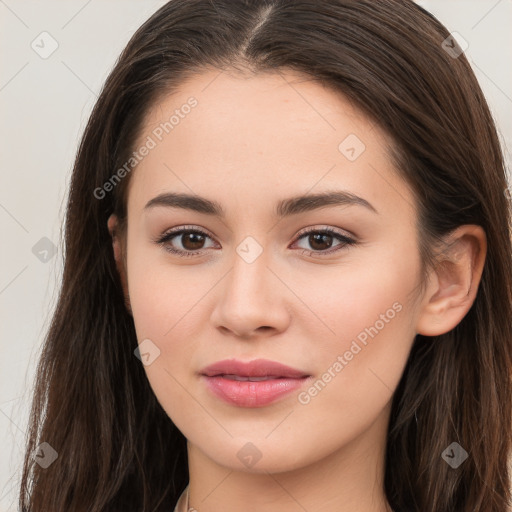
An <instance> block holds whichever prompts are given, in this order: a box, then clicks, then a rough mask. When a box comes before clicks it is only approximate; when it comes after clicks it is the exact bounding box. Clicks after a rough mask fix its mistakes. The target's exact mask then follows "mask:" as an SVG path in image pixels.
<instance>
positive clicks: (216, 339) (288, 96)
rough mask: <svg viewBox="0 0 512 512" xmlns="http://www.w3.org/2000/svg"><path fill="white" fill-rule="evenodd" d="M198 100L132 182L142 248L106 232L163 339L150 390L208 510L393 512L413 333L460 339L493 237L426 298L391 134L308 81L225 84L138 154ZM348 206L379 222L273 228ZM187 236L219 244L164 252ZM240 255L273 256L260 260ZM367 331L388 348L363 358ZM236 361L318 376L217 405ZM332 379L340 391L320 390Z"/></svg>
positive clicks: (463, 251)
mask: <svg viewBox="0 0 512 512" xmlns="http://www.w3.org/2000/svg"><path fill="white" fill-rule="evenodd" d="M190 96H194V97H195V98H196V99H197V102H198V104H197V106H196V107H195V108H194V109H192V110H191V111H190V113H188V114H187V115H185V116H183V118H180V121H179V124H177V125H176V126H174V128H173V130H172V131H171V132H170V133H169V134H166V135H165V136H164V137H163V138H162V140H161V141H157V144H156V146H155V147H154V148H152V149H151V150H150V151H149V154H148V155H147V156H145V157H144V159H143V160H142V161H141V162H140V163H139V164H138V165H137V167H136V168H135V170H134V171H133V175H132V176H131V178H130V179H131V182H130V187H129V194H128V231H127V235H128V236H127V239H120V237H119V236H117V234H116V223H117V219H116V217H115V216H114V215H113V216H111V217H110V219H109V222H108V227H109V230H110V232H111V234H112V237H113V246H114V254H115V257H116V260H117V264H118V269H119V272H120V275H121V279H122V281H123V285H124V289H125V294H126V298H127V301H129V304H130V308H131V312H132V315H133V319H134V323H135V328H136V332H137V337H138V340H139V343H140V342H142V340H145V339H150V340H151V342H152V343H154V345H156V346H157V347H158V349H159V350H160V355H159V356H158V357H157V358H156V359H155V360H154V362H152V363H151V364H150V365H148V366H145V371H146V374H147V377H148V379H149V382H150V384H151V387H152V389H153V391H154V393H155V395H156V397H157V399H158V400H159V402H160V403H161V405H162V407H163V408H164V410H165V411H166V412H167V414H168V415H169V417H170V418H171V419H172V420H173V422H174V423H175V424H176V425H177V427H178V428H179V429H180V430H181V432H183V434H184V435H185V436H186V438H187V440H188V457H189V470H190V506H191V507H194V508H195V509H196V510H197V511H198V512H220V511H222V512H235V511H237V512H238V511H240V510H244V511H246V512H299V511H303V510H307V511H309V512H345V511H347V512H348V511H350V512H385V511H389V510H391V509H390V508H389V505H388V503H387V500H386V497H385V493H384V489H383V478H384V453H385V445H386V429H387V426H388V421H389V413H390V406H391V400H392V396H393V393H394V391H395V389H396V387H397V385H398V382H399V380H400V377H401V375H402V373H403V369H404V367H405V364H406V362H407V357H408V355H409V352H410V349H411V346H412V343H413V341H414V337H415V335H416V334H418V333H419V334H423V335H426V336H434V335H439V334H442V333H445V332H448V331H449V330H451V329H453V328H454V327H455V326H456V325H457V324H458V323H459V322H460V321H461V320H462V318H463V317H464V316H465V315H466V313H467V312H468V310H469V309H470V307H471V305H472V303H473V301H474V299H475V296H476V292H477V287H478V283H479V281H480V278H481V274H482V269H483V264H484V260H485V255H486V237H485V233H484V231H483V230H482V229H481V228H480V227H479V226H473V225H467V226H462V227H460V228H459V229H458V230H456V231H455V232H454V233H453V234H452V237H451V238H450V239H449V240H448V242H450V245H449V246H448V245H447V246H446V247H445V250H444V252H443V259H444V260H443V261H444V262H443V264H442V265H440V266H439V267H437V268H436V270H435V271H434V270H432V271H431V272H430V276H429V279H428V283H427V285H426V289H425V291H424V292H421V290H420V288H419V284H420V281H419V279H420V274H419V272H420V259H419V251H418V233H417V232H416V228H415V221H416V208H415V205H416V202H415V199H414V197H413V195H412V192H411V191H410V189H409V188H408V186H407V184H406V183H405V182H404V181H403V180H402V179H401V178H399V177H398V175H397V174H396V172H395V170H394V169H393V167H392V164H391V162H390V159H389V156H388V153H387V151H386V148H387V144H388V143H389V142H390V141H389V140H388V138H387V137H386V135H385V134H384V133H383V132H381V131H380V129H379V128H378V126H375V125H374V123H372V122H371V121H370V120H369V119H368V118H367V117H365V116H364V115H363V114H362V113H361V112H359V111H358V110H356V109H355V108H354V107H353V106H352V105H351V103H350V102H349V101H348V100H347V99H346V98H344V97H342V96H340V95H339V94H336V93H334V92H333V91H330V90H328V89H326V88H323V87H322V86H321V85H320V84H319V83H315V82H313V81H309V80H306V79H305V78H301V77H300V76H299V75H296V74H294V73H291V72H287V73H284V72H283V73H282V74H277V73H276V74H266V75H257V76H253V77H250V78H248V77H241V76H238V75H235V74H230V73H227V72H223V73H220V72H219V71H218V70H211V71H208V72H204V73H203V74H201V75H196V76H194V77H193V78H192V79H190V80H188V81H187V82H186V83H184V84H182V86H181V87H180V90H179V91H177V92H174V93H173V94H170V95H168V96H167V97H165V98H163V99H162V100H161V101H159V102H158V104H156V105H154V107H153V108H152V109H151V111H150V112H149V113H148V115H147V118H146V121H145V123H144V128H143V130H142V132H141V135H140V137H139V141H138V144H137V147H139V146H140V145H142V144H143V143H144V141H146V140H147V137H148V136H151V134H152V133H153V130H154V129H155V128H156V127H158V126H159V125H160V123H162V122H164V121H166V120H168V119H169V116H170V115H171V114H172V112H174V111H175V110H176V109H179V108H180V106H182V105H183V104H185V103H186V102H187V99H188V98H189V97H190ZM350 134H355V135H356V136H357V138H358V139H359V141H361V142H362V143H363V144H364V146H365V149H364V151H361V149H362V146H361V145H360V144H359V142H358V141H357V139H354V138H352V139H348V141H349V142H348V143H346V144H345V145H343V144H342V146H341V149H340V143H342V141H344V140H345V139H346V137H347V136H349V135H350ZM153 138H154V137H153ZM352 149H354V151H352ZM358 153H359V154H358ZM347 155H348V157H349V158H348V157H347ZM354 156H356V158H354ZM333 190H345V191H348V192H350V193H352V194H355V195H357V196H359V197H361V198H363V199H364V200H366V201H367V202H368V203H370V204H371V205H372V206H373V208H374V209H375V210H376V211H373V210H372V209H371V208H369V207H365V206H362V205H357V204H344V205H328V206H324V207H322V208H319V209H314V210H310V211H305V212H301V213H298V214H294V215H290V216H286V217H283V218H278V217H276V216H275V214H274V209H275V206H276V204H277V203H278V201H280V200H282V199H285V198H290V197H293V196H298V195H303V194H319V193H322V192H326V191H333ZM164 192H176V193H187V194H194V195H199V196H201V197H205V198H207V199H210V200H212V201H216V202H217V203H219V204H220V205H221V206H222V207H223V209H224V210H225V218H223V219H222V218H220V217H217V216H215V215H210V214H206V213H200V212H196V211H191V210H186V209H182V208H177V207H165V206H154V207H152V208H145V205H146V203H147V202H148V201H150V200H151V199H152V198H154V197H156V196H157V195H159V194H162V193H164ZM183 226H186V227H187V228H190V229H191V230H192V231H194V230H197V229H200V230H201V231H205V232H206V234H207V236H205V237H204V238H203V239H193V238H192V239H191V237H190V236H187V235H177V236H175V237H174V238H173V239H171V240H169V241H167V242H166V245H167V247H172V248H175V249H178V250H182V251H188V252H197V251H198V254H196V255H193V256H190V257H185V256H179V255H176V254H172V253H170V252H168V251H166V249H165V247H164V246H163V245H161V244H158V243H156V242H154V239H156V238H157V237H159V236H160V235H162V234H164V233H165V232H166V231H168V230H170V229H171V228H175V227H177V228H179V227H183ZM304 228H308V229H311V230H313V231H315V230H316V232H318V231H320V232H322V228H323V229H325V228H331V229H333V230H335V231H336V233H338V234H340V235H342V236H346V237H349V238H352V239H354V240H355V241H356V243H355V244H354V245H345V244H344V243H343V242H342V241H340V240H339V239H337V238H336V237H335V236H331V237H330V238H329V237H327V238H326V239H325V241H326V242H323V245H322V243H321V242H317V244H316V245H315V244H314V240H312V237H311V236H310V237H308V236H307V235H306V236H300V237H299V235H301V233H300V232H301V231H303V230H304ZM247 237H252V239H251V240H250V242H247V240H246V239H247ZM198 240H199V242H201V240H202V245H201V243H198ZM252 240H254V241H252ZM242 242H244V243H243V244H242ZM246 243H249V245H244V244H246ZM241 244H242V245H241ZM251 244H252V245H251ZM329 244H331V245H330V246H329ZM240 246H241V247H244V248H245V249H246V250H249V252H251V251H252V254H255V252H254V251H257V250H258V247H259V248H260V249H261V251H262V252H261V254H259V255H258V256H257V257H256V258H255V259H254V261H252V262H250V263H248V262H247V260H246V259H244V258H243V257H242V256H241V254H242V253H240V252H237V248H239V247H240ZM448 247H449V250H448ZM336 249H337V250H336ZM308 251H309V252H312V253H313V254H309V253H308ZM328 251H330V253H328V254H327V252H328ZM420 292H421V293H420ZM393 305H394V307H393ZM372 326H373V328H374V330H373V331H371V329H370V327H372ZM365 328H367V329H370V331H371V332H373V336H369V335H368V336H367V339H366V344H363V343H362V342H361V341H360V340H361V339H364V334H362V333H363V332H366V333H368V331H365ZM375 331H377V334H375ZM358 336H359V337H358ZM354 340H356V341H358V345H359V346H360V351H358V352H356V353H355V350H357V349H354V345H353V344H352V343H353V341H354ZM351 347H352V349H353V350H352V351H351ZM347 351H348V352H351V353H352V354H353V355H352V357H351V356H350V354H348V353H347ZM338 356H341V357H342V358H343V361H344V362H345V363H346V364H343V365H342V369H341V370H339V368H340V367H339V366H337V365H335V362H336V361H338V362H339V360H338V359H337V358H338ZM228 358H237V359H240V360H244V361H249V360H252V359H257V358H266V359H271V360H273V361H278V362H281V363H284V364H286V365H289V366H292V367H295V368H298V369H300V370H303V371H304V372H306V373H308V374H310V375H312V377H313V378H312V380H311V381H309V383H308V384H307V385H304V387H303V388H301V389H300V390H299V391H300V392H301V393H302V395H300V394H299V392H292V393H291V394H288V395H286V396H285V397H284V398H282V399H280V400H278V401H276V402H274V403H271V404H269V405H266V406H264V407H252V408H251V407H239V406H235V405H232V404H228V403H226V402H224V401H221V400H220V399H219V398H217V397H216V396H214V395H212V393H211V392H210V391H209V390H208V389H206V387H205V385H204V383H203V382H202V380H201V379H200V377H199V375H198V372H199V371H200V370H201V369H202V368H204V367H205V366H206V365H208V364H211V363H213V362H215V361H218V360H221V359H228ZM326 373H329V374H330V376H331V378H330V379H329V378H328V377H325V374H326ZM318 379H320V380H322V381H323V382H324V384H325V386H323V387H321V388H320V390H319V391H318V390H317V392H316V393H315V392H314V390H313V391H311V390H310V388H311V386H312V385H313V383H314V382H315V381H318ZM308 390H309V391H308ZM299 395H300V396H299ZM301 398H302V400H301ZM249 442H250V443H252V445H254V447H256V450H255V449H254V448H252V447H251V448H247V446H252V445H247V443H249ZM244 446H245V447H246V450H247V449H250V450H253V452H251V453H253V454H254V455H256V454H258V453H259V456H260V457H261V458H259V460H258V461H257V462H256V463H255V464H253V465H248V464H247V463H244V461H243V459H242V458H241V457H240V456H239V455H238V454H239V451H240V450H241V449H242V448H243V447H244ZM242 453H243V452H242Z"/></svg>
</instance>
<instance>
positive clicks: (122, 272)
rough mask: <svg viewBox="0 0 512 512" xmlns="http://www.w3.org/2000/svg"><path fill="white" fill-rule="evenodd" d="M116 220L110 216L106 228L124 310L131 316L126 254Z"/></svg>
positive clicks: (115, 217)
mask: <svg viewBox="0 0 512 512" xmlns="http://www.w3.org/2000/svg"><path fill="white" fill-rule="evenodd" d="M118 225H119V222H118V218H117V216H116V215H115V214H112V215H111V216H110V217H109V218H108V222H107V227H108V231H109V233H110V236H111V237H112V248H113V250H114V259H115V262H116V267H117V271H118V272H119V277H120V279H121V285H122V287H123V293H124V300H125V305H126V309H127V310H128V311H129V313H130V314H132V307H131V304H130V295H129V293H128V278H127V272H126V263H125V262H126V254H125V252H124V246H123V244H122V241H121V240H120V238H119V236H118Z"/></svg>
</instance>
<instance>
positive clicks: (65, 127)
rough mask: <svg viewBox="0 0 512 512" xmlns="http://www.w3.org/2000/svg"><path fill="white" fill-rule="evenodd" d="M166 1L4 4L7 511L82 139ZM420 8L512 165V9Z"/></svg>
mask: <svg viewBox="0 0 512 512" xmlns="http://www.w3.org/2000/svg"><path fill="white" fill-rule="evenodd" d="M164 3H165V0H159V1H157V0H146V1H142V0H138V1H134V0H102V1H100V0H88V1H87V0H80V1H77V0H68V1H67V2H62V1H60V2H57V1H45V2H41V1H20V0H0V48H1V52H0V59H1V60H0V112H1V117H0V155H1V160H0V162H1V180H2V181H1V184H2V186H1V188H0V225H1V228H2V239H3V240H4V242H3V246H2V250H1V251H0V257H1V261H0V269H1V274H0V312H1V319H0V326H1V329H2V330H1V338H0V348H1V352H0V354H1V358H0V512H14V511H15V510H17V506H16V498H17V496H16V491H17V488H18V484H19V468H20V464H21V457H22V453H23V448H24V440H25V431H26V425H27V421H28V410H29V409H28V407H29V403H30V397H31V393H32V379H33V375H34V370H35V365H36V363H37V358H38V355H39V351H40V348H41V343H42V340H43V337H44V334H45V332H46V329H47V328H48V325H49V322H50V319H51V312H52V311H53V308H54V306H55V301H56V297H57V293H58V286H59V282H60V276H61V270H62V260H61V257H62V251H61V247H62V244H61V231H60V230H61V225H62V223H63V220H64V214H65V212H64V207H65V199H66V193H67V187H68V184H69V178H70V171H71V167H72V162H73V159H74V156H75V152H76V149H77V144H78V141H79V137H80V135H81V133H82V130H83V128H84V126H85V123H86V120H87V118H88V115H89V113H90V111H91V108H92V106H93V104H94V102H95V100H96V97H97V94H98V91H99V90H100V88H101V85H102V84H103V82H104V80H105V79H106V77H107V75H108V72H109V70H110V69H111V67H112V66H113V64H114V61H115V59H116V58H117V56H118V54H119V53H120V51H121V50H122V48H123V47H124V46H125V44H126V43H127V42H128V39H129V38H130V36H131V35H132V34H133V32H134V31H135V30H136V28H137V27H138V26H139V25H140V24H141V23H142V22H143V21H144V20H146V19H147V18H148V17H149V16H150V14H151V13H153V12H154V11H155V10H156V9H157V8H158V7H160V6H161V5H163V4H164ZM418 3H420V4H421V5H423V6H424V7H426V8H427V9H429V10H430V11H431V12H432V13H434V14H435V15H436V16H437V17H438V18H439V19H440V20H441V21H442V22H443V23H444V24H445V25H446V26H447V27H448V29H449V30H450V31H456V32H458V33H459V34H460V35H461V36H462V37H463V38H464V39H465V40H466V41H467V42H468V43H469V47H468V48H467V50H466V55H467V56H468V57H469V59H470V62H471V63H472V66H473V69H474V70H475V73H476V75H477V77H478V79H479V81H480V84H481V86H482V88H483V90H484V92H485V94H486V97H487V99H488V101H489V104H490V106H491V109H492V111H493V114H494V116H495V119H496V121H497V124H498V128H499V129H500V132H501V138H502V142H503V144H504V147H505V152H506V158H507V161H508V162H510V158H511V149H512V66H511V60H512V59H511V56H512V32H511V31H510V20H511V19H512V2H511V0H498V1H497V0H489V1H486V0H476V1H467V0H427V1H421V2H418ZM43 31H46V32H48V33H49V34H51V37H52V38H54V39H55V40H56V41H57V43H58V45H59V46H58V48H57V50H56V51H55V52H54V53H53V54H52V55H50V56H49V57H48V58H46V59H43V58H41V57H40V56H39V55H38V54H37V53H36V51H34V50H33V49H32V47H31V44H32V42H33V41H34V40H35V41H36V43H37V42H38V41H40V37H39V35H40V34H41V33H42V32H43ZM440 43H441V42H440ZM39 44H40V46H42V44H41V43H39ZM49 44H50V42H49V40H46V43H45V48H46V49H48V48H49ZM41 50H42V49H41ZM43 237H47V238H48V239H50V240H51V241H52V242H53V244H54V245H55V246H56V249H57V253H56V254H55V255H54V256H53V257H51V258H50V259H49V261H48V262H46V263H44V262H42V261H41V260H40V259H38V257H36V255H35V254H34V253H33V252H32V248H33V247H34V245H35V244H37V243H38V242H39V241H40V240H41V238H43ZM50 255H51V254H50Z"/></svg>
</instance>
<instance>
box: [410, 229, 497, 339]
mask: <svg viewBox="0 0 512 512" xmlns="http://www.w3.org/2000/svg"><path fill="white" fill-rule="evenodd" d="M445 241H446V245H444V246H443V249H442V250H441V251H440V255H439V263H438V265H437V266H436V268H435V269H434V270H432V272H431V274H430V278H429V284H428V286H427V291H426V293H425V295H424V299H423V302H422V305H421V309H420V314H419V316H418V320H417V325H416V332H417V333H418V334H422V335H424V336H438V335H440V334H444V333H446V332H448V331H450V330H452V329H453V328H454V327H456V326H457V325H458V324H459V323H460V321H461V320H462V319H463V318H464V316H466V314H467V312H468V311H469V309H470V308H471V306H472V305H473V302H474V300H475V297H476V294H477V290H478V285H479V283H480V278H481V276H482V272H483V267H484V263H485V257H486V254H487V237H486V235H485V231H484V230H483V228H482V227H481V226H477V225H464V226H460V227H458V228H457V229H455V230H454V231H453V232H451V233H450V235H449V236H448V238H446V239H445Z"/></svg>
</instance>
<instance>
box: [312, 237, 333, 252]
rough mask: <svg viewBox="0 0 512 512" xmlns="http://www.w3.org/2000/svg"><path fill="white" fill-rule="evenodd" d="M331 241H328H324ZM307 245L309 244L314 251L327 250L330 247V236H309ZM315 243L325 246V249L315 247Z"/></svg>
mask: <svg viewBox="0 0 512 512" xmlns="http://www.w3.org/2000/svg"><path fill="white" fill-rule="evenodd" d="M326 238H327V239H331V240H330V241H325V239H326ZM309 239H310V240H309V243H310V244H311V247H313V248H316V249H326V248H327V249H328V248H329V247H331V245H332V235H329V234H328V233H314V234H312V235H310V236H309ZM317 242H320V244H322V243H323V244H327V247H315V244H317Z"/></svg>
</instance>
